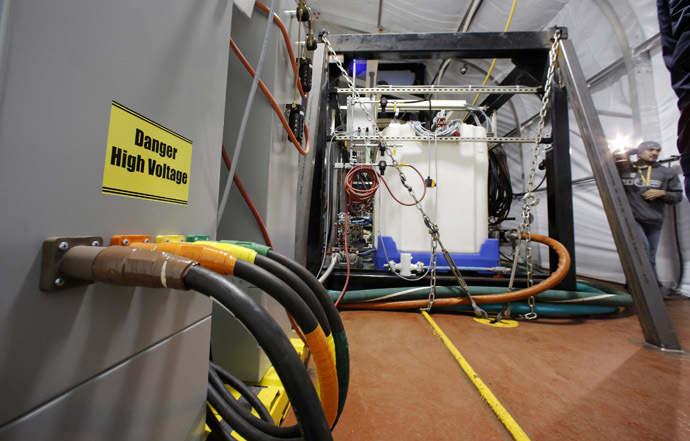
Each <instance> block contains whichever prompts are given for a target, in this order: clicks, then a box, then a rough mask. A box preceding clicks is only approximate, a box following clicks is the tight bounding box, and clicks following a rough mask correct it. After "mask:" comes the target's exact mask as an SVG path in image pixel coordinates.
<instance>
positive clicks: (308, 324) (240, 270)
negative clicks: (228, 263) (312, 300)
mask: <svg viewBox="0 0 690 441" xmlns="http://www.w3.org/2000/svg"><path fill="white" fill-rule="evenodd" d="M233 274H234V276H235V277H237V278H240V279H242V280H245V281H247V282H249V283H251V284H252V285H254V286H256V287H257V288H260V289H262V290H264V291H265V292H266V294H268V295H269V296H271V297H273V298H274V299H275V300H276V301H277V302H278V303H280V304H281V306H282V307H283V308H285V310H287V312H288V313H289V314H290V315H291V316H292V317H294V319H295V321H296V322H297V324H298V325H299V327H300V329H302V332H304V333H305V334H309V333H311V332H312V331H314V330H315V329H316V328H317V327H318V326H319V323H318V322H317V321H316V318H315V316H314V314H313V312H312V310H311V308H310V307H309V306H308V305H307V303H305V302H304V300H303V299H304V298H303V297H302V296H300V295H298V294H297V293H296V292H295V291H294V290H293V289H292V288H290V287H289V286H288V285H287V284H286V283H285V282H283V281H282V280H281V279H280V278H278V277H276V276H275V275H274V274H273V273H272V272H270V271H267V270H265V269H263V268H260V267H259V266H257V265H252V264H251V263H249V262H245V261H244V260H240V259H237V262H236V263H235V271H234V273H233Z"/></svg>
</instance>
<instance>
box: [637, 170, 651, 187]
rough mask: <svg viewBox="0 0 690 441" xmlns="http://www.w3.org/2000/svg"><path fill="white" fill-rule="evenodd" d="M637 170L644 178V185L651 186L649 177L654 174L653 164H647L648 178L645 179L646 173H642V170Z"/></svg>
mask: <svg viewBox="0 0 690 441" xmlns="http://www.w3.org/2000/svg"><path fill="white" fill-rule="evenodd" d="M637 172H638V173H639V174H640V178H642V182H643V183H644V186H645V187H649V177H650V176H651V175H652V166H651V165H648V166H647V178H646V179H645V177H644V175H643V174H642V170H640V169H639V168H638V169H637Z"/></svg>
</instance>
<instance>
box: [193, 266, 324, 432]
mask: <svg viewBox="0 0 690 441" xmlns="http://www.w3.org/2000/svg"><path fill="white" fill-rule="evenodd" d="M183 282H184V284H185V287H187V288H189V289H193V290H195V291H198V292H200V293H202V294H204V295H207V296H209V297H212V298H214V299H215V300H216V301H218V302H219V303H220V304H221V305H223V306H224V307H225V308H227V309H228V310H229V311H230V312H231V313H232V314H233V315H234V316H235V317H236V318H237V319H238V320H239V321H240V323H242V324H243V325H244V327H245V328H246V329H247V330H248V331H249V332H250V333H251V334H252V335H253V336H254V338H255V339H256V340H257V342H258V344H259V346H261V348H262V349H263V350H264V352H265V353H266V356H267V357H268V359H269V360H270V361H271V363H272V364H273V367H274V368H275V370H276V373H277V374H278V376H279V377H280V380H281V382H282V384H283V387H285V392H286V393H287V395H288V398H289V399H290V402H291V403H292V407H293V411H294V414H295V418H296V419H297V423H298V424H299V427H300V430H301V431H302V434H303V436H304V439H305V440H307V441H328V440H332V439H333V438H332V436H331V431H330V428H329V427H328V422H327V421H326V416H325V414H324V411H323V408H322V407H321V402H320V401H319V397H318V395H317V393H316V390H315V389H314V385H313V384H312V381H311V378H310V377H309V373H308V372H307V369H306V368H305V367H304V365H303V364H302V360H301V359H300V358H299V355H298V354H297V352H296V351H295V348H294V347H293V346H292V344H290V341H289V340H288V338H287V336H286V335H285V334H284V333H283V331H282V329H280V326H278V324H277V323H276V322H275V321H274V320H273V318H272V317H271V316H270V315H269V314H268V312H266V310H265V309H263V308H262V307H261V306H259V305H257V304H256V303H255V302H254V301H253V300H252V299H251V297H249V296H248V295H247V294H245V293H244V292H242V291H241V290H240V289H239V288H237V287H236V286H235V285H233V284H232V283H230V282H229V281H228V280H226V279H225V278H224V277H222V276H220V275H218V274H216V273H214V272H212V271H209V270H207V269H204V268H201V267H199V266H194V267H192V268H190V269H189V271H188V272H187V274H186V276H185V277H184V280H183Z"/></svg>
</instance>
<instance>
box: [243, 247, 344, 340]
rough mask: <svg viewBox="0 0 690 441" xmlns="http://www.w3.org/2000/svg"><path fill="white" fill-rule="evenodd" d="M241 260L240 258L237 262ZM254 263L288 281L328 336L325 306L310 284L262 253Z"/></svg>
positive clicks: (329, 332)
mask: <svg viewBox="0 0 690 441" xmlns="http://www.w3.org/2000/svg"><path fill="white" fill-rule="evenodd" d="M239 262H240V260H239V259H238V261H237V263H239ZM245 263H246V262H245ZM254 265H255V266H257V267H259V268H263V269H264V270H266V271H268V272H269V273H271V274H273V275H275V276H276V277H278V279H280V280H282V281H283V282H285V283H287V285H288V286H289V287H290V288H292V289H293V290H294V291H295V292H296V293H297V294H298V295H299V296H300V297H301V298H302V300H304V301H305V302H306V304H307V305H308V306H309V309H311V311H312V312H313V313H314V315H315V316H316V319H317V320H318V322H319V324H320V325H321V328H322V329H323V332H324V334H326V336H328V335H330V334H331V326H330V324H329V323H328V318H326V313H325V312H324V310H323V306H321V304H320V303H319V302H318V300H317V299H316V298H315V296H314V295H313V294H312V292H311V290H310V289H309V286H307V284H306V283H304V281H302V279H300V278H299V277H297V275H295V273H293V272H292V271H290V270H288V269H287V268H285V267H284V266H283V265H280V264H279V263H277V262H275V261H273V260H271V259H269V258H267V257H265V256H262V255H261V254H257V255H256V257H255V258H254ZM235 274H237V266H235ZM238 277H239V276H238ZM303 331H304V329H303Z"/></svg>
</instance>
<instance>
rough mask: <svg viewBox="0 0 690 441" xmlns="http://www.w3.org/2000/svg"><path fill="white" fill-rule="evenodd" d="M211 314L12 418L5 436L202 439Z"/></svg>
mask: <svg viewBox="0 0 690 441" xmlns="http://www.w3.org/2000/svg"><path fill="white" fill-rule="evenodd" d="M210 331H211V320H210V318H207V319H203V320H202V321H200V322H198V323H195V324H194V325H192V326H190V327H189V328H187V329H185V330H183V331H181V332H179V333H177V334H175V335H173V336H171V337H169V338H167V339H165V340H164V341H162V342H160V343H158V344H156V345H154V346H153V347H150V348H148V349H147V350H145V351H144V352H142V353H140V354H138V355H136V356H135V357H132V358H130V359H128V360H126V361H124V362H122V363H120V364H119V365H117V366H115V367H114V368H113V369H110V370H108V371H106V372H104V373H102V374H101V375H99V376H97V377H94V378H91V379H89V380H88V381H86V382H84V383H82V384H80V385H79V386H78V387H76V388H74V389H72V390H70V391H69V392H67V393H65V394H63V395H61V396H59V397H57V398H56V399H54V400H52V401H51V402H49V403H47V404H46V405H44V406H42V407H41V408H39V409H36V410H35V411H34V412H32V413H30V414H28V415H26V416H24V417H23V418H21V419H19V420H17V421H15V422H14V423H12V424H10V425H8V426H5V427H3V428H0V440H2V441H19V440H41V441H96V440H98V441H124V440H127V441H153V440H161V441H163V440H164V441H170V440H190V441H191V440H201V439H203V430H204V424H203V422H204V417H205V415H204V412H205V410H204V409H205V401H206V383H207V375H208V361H207V360H208V339H209V333H210Z"/></svg>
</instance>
